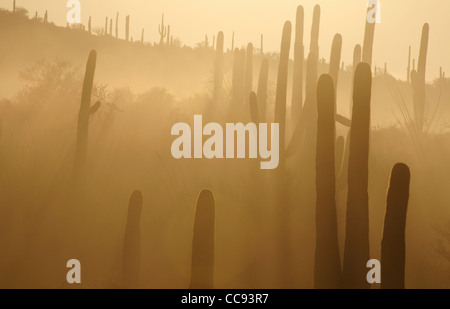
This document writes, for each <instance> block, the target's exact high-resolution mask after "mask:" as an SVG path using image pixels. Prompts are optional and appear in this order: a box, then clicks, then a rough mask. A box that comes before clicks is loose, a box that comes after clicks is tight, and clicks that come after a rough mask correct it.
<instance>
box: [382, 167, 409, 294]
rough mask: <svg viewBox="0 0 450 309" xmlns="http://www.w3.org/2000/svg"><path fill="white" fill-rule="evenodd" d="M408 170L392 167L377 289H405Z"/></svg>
mask: <svg viewBox="0 0 450 309" xmlns="http://www.w3.org/2000/svg"><path fill="white" fill-rule="evenodd" d="M409 180H410V171H409V167H408V166H407V165H406V164H404V163H397V164H395V165H394V167H393V168H392V172H391V179H390V184H389V190H388V193H387V205H386V214H385V217H384V229H383V239H382V241H381V288H382V289H404V288H405V251H406V249H405V227H406V212H407V210H408V199H409Z"/></svg>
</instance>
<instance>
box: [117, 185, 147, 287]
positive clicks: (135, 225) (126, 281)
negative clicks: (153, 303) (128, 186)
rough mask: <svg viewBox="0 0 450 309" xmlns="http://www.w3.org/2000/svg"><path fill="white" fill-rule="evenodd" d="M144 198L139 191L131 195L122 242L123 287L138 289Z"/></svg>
mask: <svg viewBox="0 0 450 309" xmlns="http://www.w3.org/2000/svg"><path fill="white" fill-rule="evenodd" d="M143 202H144V198H143V196H142V192H141V191H139V190H136V191H133V193H131V196H130V199H129V202H128V215H127V224H126V227H125V236H124V241H123V260H122V267H123V287H124V288H126V289H135V288H139V283H140V282H139V281H140V269H141V214H142V204H143Z"/></svg>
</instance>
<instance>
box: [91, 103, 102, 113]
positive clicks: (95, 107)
mask: <svg viewBox="0 0 450 309" xmlns="http://www.w3.org/2000/svg"><path fill="white" fill-rule="evenodd" d="M101 104H102V103H101V102H100V101H97V102H95V104H94V105H92V106H91V107H89V115H92V114H94V113H95V112H96V111H98V109H99V108H100V105H101Z"/></svg>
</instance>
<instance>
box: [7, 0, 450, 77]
mask: <svg viewBox="0 0 450 309" xmlns="http://www.w3.org/2000/svg"><path fill="white" fill-rule="evenodd" d="M366 3H367V1H366V0H345V1H338V0H331V1H330V0H314V1H312V0H306V1H305V0H304V1H299V0H296V1H294V0H283V1H274V0H264V1H261V0H246V1H240V0H226V1H225V0H214V1H211V0H190V1H184V0H170V1H167V0H165V1H163V0H129V1H119V0H108V1H106V0H89V1H83V0H81V8H82V23H83V24H86V23H87V20H88V18H89V16H92V18H93V26H94V27H97V26H98V27H101V26H103V25H104V20H105V17H106V16H109V17H114V16H115V14H116V12H117V11H119V12H120V13H121V14H122V15H128V14H129V15H130V16H131V30H130V31H131V36H134V37H135V38H140V33H141V29H142V28H145V30H146V40H148V41H150V42H154V41H156V42H157V41H158V39H159V35H158V28H157V26H158V24H159V23H160V20H161V14H162V13H164V14H165V16H166V22H167V23H168V24H170V25H171V29H172V33H173V36H174V38H179V39H180V40H181V41H182V43H183V44H186V45H189V46H195V44H196V43H198V42H201V41H203V40H204V36H205V35H206V34H207V35H208V36H209V38H210V40H211V41H212V37H213V35H215V34H216V33H217V32H218V31H220V30H222V31H224V33H225V42H226V43H225V44H226V46H227V45H229V44H231V43H230V41H231V33H232V32H233V31H236V34H235V35H236V44H237V46H240V45H242V46H244V45H246V44H247V43H248V42H253V43H254V44H255V46H259V44H260V43H259V42H260V35H261V34H264V37H265V40H264V41H265V42H264V44H265V50H266V51H278V50H279V44H280V43H279V36H280V33H281V28H282V26H283V23H284V21H285V20H287V19H289V20H291V21H294V20H295V9H296V7H297V6H298V5H303V7H304V8H305V26H306V29H305V39H306V40H309V34H308V33H309V31H310V29H309V28H310V24H311V18H312V10H313V7H314V5H315V4H319V5H320V6H321V8H322V17H321V25H320V27H321V28H320V40H319V45H320V46H321V50H320V52H321V57H325V58H326V59H328V57H329V53H330V48H331V41H332V39H333V36H334V34H335V33H336V32H339V33H341V34H342V36H343V47H342V48H343V49H342V60H343V61H344V62H345V63H346V64H350V63H351V61H352V58H351V57H352V54H353V47H354V46H355V44H360V43H362V39H363V35H364V27H363V25H364V24H363V23H364V15H365V10H366V9H365V6H366ZM17 5H18V6H21V7H25V8H26V9H27V10H28V11H29V12H30V15H32V14H34V12H35V11H38V12H39V15H43V14H44V11H45V10H46V9H47V10H48V11H49V19H50V20H51V21H52V22H54V23H56V24H57V25H61V26H63V25H65V24H66V13H67V11H68V9H67V8H66V1H65V0H58V1H54V0H18V1H17ZM11 6H12V0H0V7H2V8H7V9H11ZM449 10H450V2H449V1H447V0H434V1H433V2H432V4H431V3H430V2H425V1H419V0H395V1H386V0H384V1H383V0H381V23H380V24H378V25H377V27H376V33H375V45H374V64H375V65H376V66H377V67H383V66H384V63H385V62H386V63H387V66H388V70H389V72H390V73H391V74H393V75H395V76H396V77H398V78H401V79H403V80H404V79H406V66H407V55H408V46H409V45H411V46H412V53H413V54H412V57H413V58H417V57H418V48H419V43H420V33H421V28H422V25H423V23H425V22H428V23H429V24H430V42H429V52H428V65H427V80H428V81H431V80H433V79H435V78H437V77H438V75H439V67H440V66H442V67H443V70H444V71H450V58H449V57H448V55H449V54H450V44H448V33H447V32H448V31H447V29H448V28H449V26H450V25H449V21H448V12H449ZM121 31H123V29H122V28H121ZM306 43H308V42H307V41H306Z"/></svg>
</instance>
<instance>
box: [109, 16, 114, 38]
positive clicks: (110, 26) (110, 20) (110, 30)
mask: <svg viewBox="0 0 450 309" xmlns="http://www.w3.org/2000/svg"><path fill="white" fill-rule="evenodd" d="M112 27H113V20H112V18H110V19H109V35H110V36H112V35H113V34H112Z"/></svg>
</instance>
